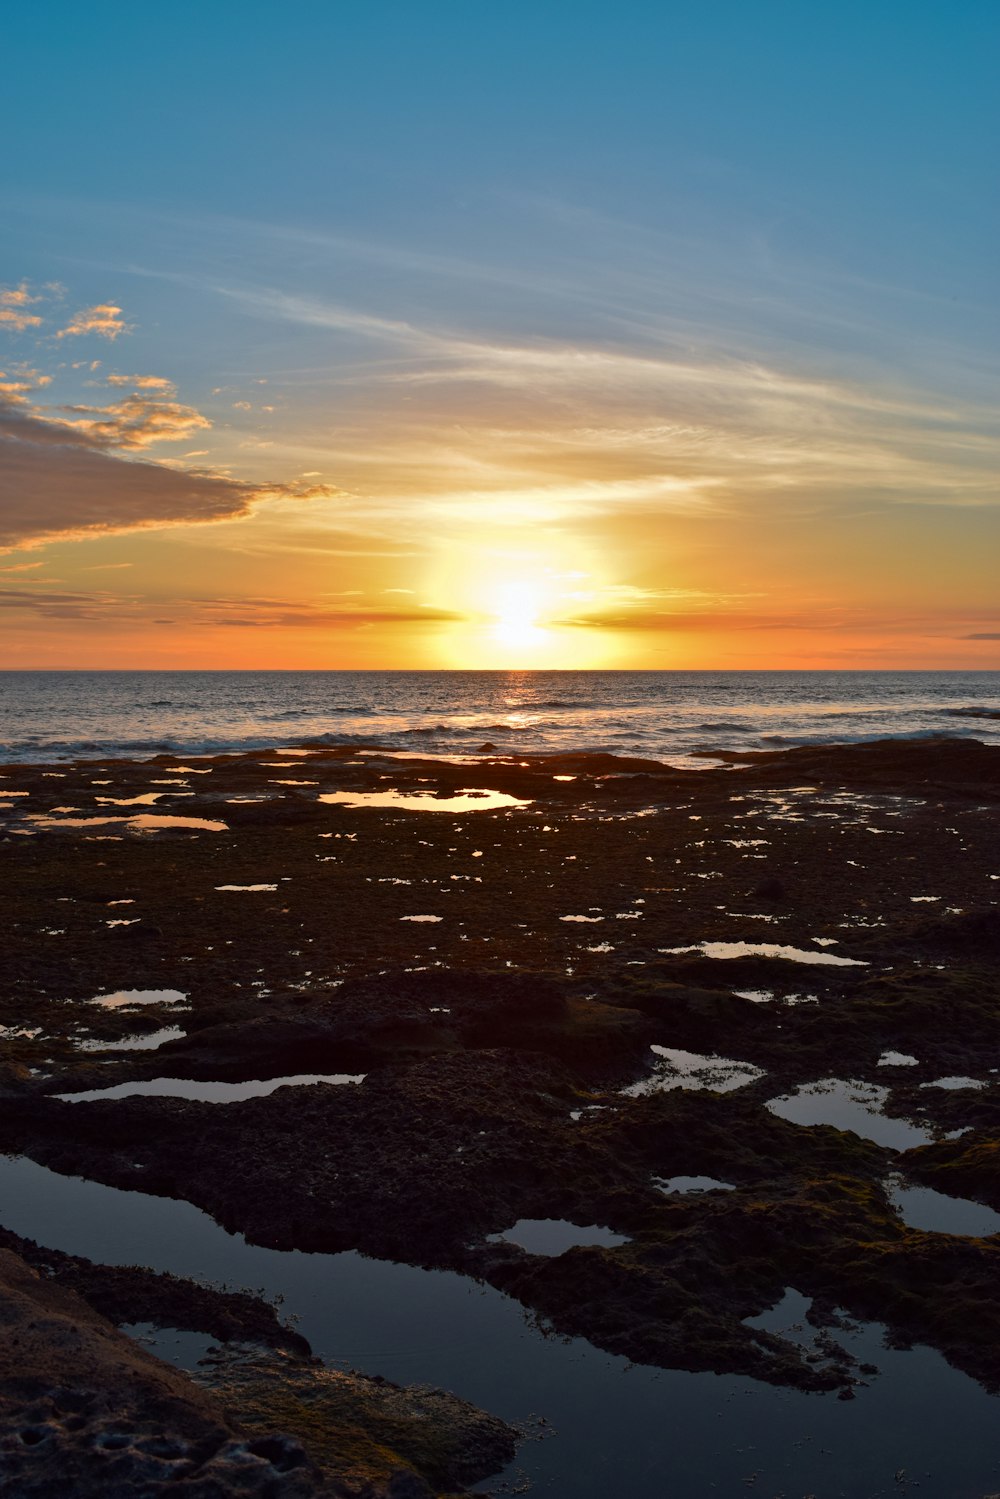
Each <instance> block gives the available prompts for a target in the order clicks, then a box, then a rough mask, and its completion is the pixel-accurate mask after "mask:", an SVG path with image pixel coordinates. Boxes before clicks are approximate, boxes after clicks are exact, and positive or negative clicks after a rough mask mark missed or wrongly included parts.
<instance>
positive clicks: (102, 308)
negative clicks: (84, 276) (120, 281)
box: [56, 302, 128, 340]
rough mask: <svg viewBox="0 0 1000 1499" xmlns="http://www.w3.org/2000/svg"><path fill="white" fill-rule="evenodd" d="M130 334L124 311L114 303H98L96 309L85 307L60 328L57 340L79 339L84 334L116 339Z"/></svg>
mask: <svg viewBox="0 0 1000 1499" xmlns="http://www.w3.org/2000/svg"><path fill="white" fill-rule="evenodd" d="M127 332H128V324H127V323H126V322H125V321H124V320H123V318H122V310H121V308H120V307H116V306H115V305H114V304H113V303H112V302H98V303H97V304H96V305H95V306H94V307H84V308H83V309H82V310H81V311H80V312H75V313H74V314H73V316H72V317H71V318H70V320H69V322H68V323H67V324H66V327H65V328H60V329H59V332H58V333H57V334H56V338H77V337H79V336H80V335H81V334H84V333H97V334H99V335H100V336H101V338H110V339H112V340H113V339H116V338H117V337H118V335H119V334H120V333H127Z"/></svg>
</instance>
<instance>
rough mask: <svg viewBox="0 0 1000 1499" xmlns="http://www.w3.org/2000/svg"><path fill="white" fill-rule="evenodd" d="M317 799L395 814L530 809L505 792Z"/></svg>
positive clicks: (341, 794)
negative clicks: (509, 808) (380, 808)
mask: <svg viewBox="0 0 1000 1499" xmlns="http://www.w3.org/2000/svg"><path fill="white" fill-rule="evenodd" d="M318 799H319V801H321V802H327V803H329V804H331V805H335V806H344V807H388V808H390V809H391V810H394V811H398V812H497V811H500V810H502V809H503V808H505V807H528V806H530V805H531V803H530V802H528V801H524V800H522V799H521V798H520V797H517V796H508V795H507V793H506V792H505V791H458V792H456V793H455V795H454V796H435V795H434V794H433V792H430V791H426V792H424V791H417V792H410V793H408V792H404V791H324V792H322V793H321V795H320V797H319V798H318Z"/></svg>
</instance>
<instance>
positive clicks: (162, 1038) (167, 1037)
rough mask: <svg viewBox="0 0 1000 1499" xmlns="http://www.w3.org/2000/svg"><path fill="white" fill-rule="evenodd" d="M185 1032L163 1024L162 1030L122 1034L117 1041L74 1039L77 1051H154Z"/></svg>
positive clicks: (177, 1038) (176, 1027)
mask: <svg viewBox="0 0 1000 1499" xmlns="http://www.w3.org/2000/svg"><path fill="white" fill-rule="evenodd" d="M186 1034H187V1033H186V1032H185V1031H183V1030H182V1029H181V1028H180V1026H177V1025H165V1026H164V1027H163V1028H162V1030H158V1031H150V1032H149V1033H148V1034H147V1035H145V1036H123V1037H122V1038H121V1040H119V1041H104V1040H91V1041H76V1042H74V1045H75V1047H76V1049H77V1051H156V1050H157V1048H158V1047H160V1046H163V1045H165V1044H166V1042H167V1041H179V1040H180V1038H181V1037H182V1036H184V1035H186Z"/></svg>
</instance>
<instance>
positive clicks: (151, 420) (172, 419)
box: [64, 395, 212, 449]
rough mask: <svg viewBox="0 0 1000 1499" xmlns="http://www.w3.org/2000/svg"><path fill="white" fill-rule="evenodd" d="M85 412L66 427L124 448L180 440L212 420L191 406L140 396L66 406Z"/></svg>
mask: <svg viewBox="0 0 1000 1499" xmlns="http://www.w3.org/2000/svg"><path fill="white" fill-rule="evenodd" d="M65 409H66V410H67V411H73V412H80V413H84V414H83V415H81V417H80V419H79V420H77V421H67V422H65V423H64V425H65V426H67V427H72V428H74V429H75V430H76V431H79V432H83V433H85V434H86V435H87V436H88V437H90V438H92V439H93V440H94V442H97V443H100V444H101V445H102V446H106V447H114V448H126V449H138V448H148V447H151V446H152V444H153V443H156V442H183V441H185V440H186V439H187V438H189V437H190V436H191V434H192V432H199V431H201V430H203V429H204V428H206V427H210V426H211V425H212V423H211V422H210V421H209V420H208V418H207V417H205V416H202V414H201V412H200V411H196V410H195V408H194V407H193V406H182V405H181V404H180V402H179V401H157V400H152V399H148V398H146V397H143V396H140V395H131V396H126V397H125V399H124V400H122V401H117V402H115V404H114V405H111V406H68V407H66V408H65Z"/></svg>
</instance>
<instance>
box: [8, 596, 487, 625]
mask: <svg viewBox="0 0 1000 1499" xmlns="http://www.w3.org/2000/svg"><path fill="white" fill-rule="evenodd" d="M0 611H7V612H8V614H22V615H25V616H29V617H33V618H36V619H55V620H81V621H91V622H94V623H98V624H101V623H104V624H108V625H112V626H115V625H121V624H124V623H126V622H129V623H134V624H149V623H154V622H155V623H164V622H166V621H165V620H164V615H165V614H169V616H170V620H169V622H171V623H179V622H183V624H184V625H185V626H188V627H191V628H231V629H232V628H237V629H248V630H249V629H337V630H365V629H370V628H373V627H378V626H386V625H389V626H393V625H395V626H405V627H407V628H410V629H413V628H417V627H421V626H435V625H440V624H451V623H454V622H456V621H458V620H460V619H461V618H462V617H463V616H462V615H460V614H458V613H456V612H455V611H453V610H450V609H441V608H435V607H432V606H429V605H400V606H399V607H398V608H393V607H386V606H384V605H379V604H377V603H371V604H368V603H365V602H364V601H363V600H362V599H357V600H356V601H355V599H354V598H353V597H352V601H351V603H350V604H344V605H342V606H337V605H333V606H331V605H329V604H327V603H323V602H320V601H315V600H312V599H309V598H298V599H285V598H280V597H277V598H276V597H271V596H268V595H264V596H256V597H255V596H250V597H243V596H240V595H236V594H233V595H221V596H218V597H195V596H192V595H189V594H175V595H173V596H170V595H167V596H165V597H164V596H162V595H159V596H158V597H157V598H155V599H144V598H143V597H142V596H141V595H138V594H128V593H112V592H110V591H108V590H106V589H94V590H90V591H88V590H83V589H76V590H70V589H51V588H16V587H10V588H8V587H3V586H0Z"/></svg>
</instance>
